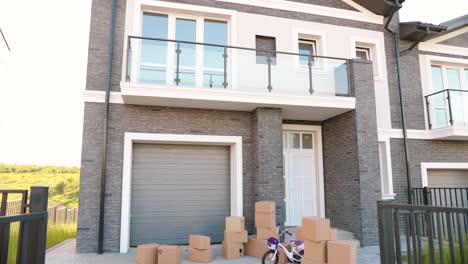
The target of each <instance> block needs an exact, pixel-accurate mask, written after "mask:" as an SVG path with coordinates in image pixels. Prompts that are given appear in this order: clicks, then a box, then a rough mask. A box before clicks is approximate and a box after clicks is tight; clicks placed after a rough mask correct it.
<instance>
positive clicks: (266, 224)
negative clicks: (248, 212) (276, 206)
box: [255, 212, 276, 228]
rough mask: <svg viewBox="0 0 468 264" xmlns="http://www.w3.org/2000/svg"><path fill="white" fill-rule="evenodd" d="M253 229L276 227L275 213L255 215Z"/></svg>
mask: <svg viewBox="0 0 468 264" xmlns="http://www.w3.org/2000/svg"><path fill="white" fill-rule="evenodd" d="M255 227H257V228H259V227H263V228H273V227H276V216H275V213H274V212H273V213H255Z"/></svg>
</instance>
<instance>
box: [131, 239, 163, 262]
mask: <svg viewBox="0 0 468 264" xmlns="http://www.w3.org/2000/svg"><path fill="white" fill-rule="evenodd" d="M158 247H159V244H155V243H152V244H146V245H139V246H138V247H137V261H136V262H137V264H155V263H158Z"/></svg>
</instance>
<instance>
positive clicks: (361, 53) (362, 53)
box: [356, 47, 371, 61]
mask: <svg viewBox="0 0 468 264" xmlns="http://www.w3.org/2000/svg"><path fill="white" fill-rule="evenodd" d="M356 59H359V60H366V61H369V60H371V52H370V48H365V47H356Z"/></svg>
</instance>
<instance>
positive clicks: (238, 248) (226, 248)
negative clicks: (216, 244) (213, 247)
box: [222, 241, 244, 259]
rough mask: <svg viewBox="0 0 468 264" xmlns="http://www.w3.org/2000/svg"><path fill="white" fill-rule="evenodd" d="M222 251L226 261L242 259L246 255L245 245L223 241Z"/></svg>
mask: <svg viewBox="0 0 468 264" xmlns="http://www.w3.org/2000/svg"><path fill="white" fill-rule="evenodd" d="M222 250H223V257H224V258H225V259H240V258H241V257H242V256H243V255H244V244H242V243H227V242H226V241H223V243H222Z"/></svg>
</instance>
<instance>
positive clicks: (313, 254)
mask: <svg viewBox="0 0 468 264" xmlns="http://www.w3.org/2000/svg"><path fill="white" fill-rule="evenodd" d="M304 258H305V259H308V260H312V261H315V262H317V263H326V262H327V241H311V240H308V239H306V240H304Z"/></svg>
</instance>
